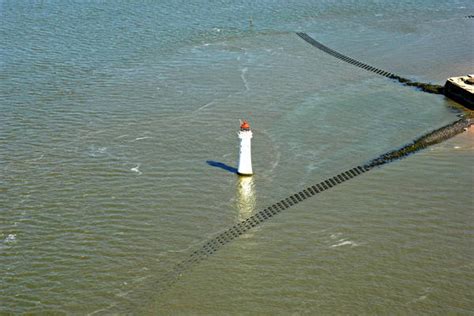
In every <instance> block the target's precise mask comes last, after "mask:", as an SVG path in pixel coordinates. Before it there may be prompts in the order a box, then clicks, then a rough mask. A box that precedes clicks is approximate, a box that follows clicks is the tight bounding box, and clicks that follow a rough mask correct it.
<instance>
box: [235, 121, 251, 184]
mask: <svg viewBox="0 0 474 316" xmlns="http://www.w3.org/2000/svg"><path fill="white" fill-rule="evenodd" d="M239 138H240V152H239V168H238V169H237V173H238V174H240V175H242V176H251V175H253V171H252V153H251V139H252V131H251V130H250V125H249V123H248V122H247V121H243V122H242V124H240V131H239Z"/></svg>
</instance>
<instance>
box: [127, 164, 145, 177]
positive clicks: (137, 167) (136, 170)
mask: <svg viewBox="0 0 474 316" xmlns="http://www.w3.org/2000/svg"><path fill="white" fill-rule="evenodd" d="M139 168H140V164H138V165H137V166H136V167H133V168H132V169H130V171H133V172H136V173H138V174H139V175H140V174H142V172H141V171H140V169H139Z"/></svg>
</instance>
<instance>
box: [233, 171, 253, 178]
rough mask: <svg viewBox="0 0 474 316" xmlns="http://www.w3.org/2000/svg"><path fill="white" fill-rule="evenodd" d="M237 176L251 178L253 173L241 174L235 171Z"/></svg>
mask: <svg viewBox="0 0 474 316" xmlns="http://www.w3.org/2000/svg"><path fill="white" fill-rule="evenodd" d="M237 174H238V175H239V176H241V177H251V176H253V173H243V172H238V171H237Z"/></svg>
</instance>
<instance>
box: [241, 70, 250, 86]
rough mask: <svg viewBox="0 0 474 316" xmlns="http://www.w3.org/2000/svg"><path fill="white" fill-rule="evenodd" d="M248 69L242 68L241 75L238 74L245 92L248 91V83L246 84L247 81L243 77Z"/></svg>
mask: <svg viewBox="0 0 474 316" xmlns="http://www.w3.org/2000/svg"><path fill="white" fill-rule="evenodd" d="M248 70H249V69H248V68H247V67H244V68H242V69H241V74H240V78H242V81H243V82H244V86H245V90H246V91H249V90H250V89H249V83H248V82H247V79H246V78H245V75H246V74H247V71H248Z"/></svg>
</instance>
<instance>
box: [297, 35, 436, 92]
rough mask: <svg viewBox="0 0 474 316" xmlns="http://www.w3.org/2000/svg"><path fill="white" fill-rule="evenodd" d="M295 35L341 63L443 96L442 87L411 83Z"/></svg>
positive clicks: (302, 36)
mask: <svg viewBox="0 0 474 316" xmlns="http://www.w3.org/2000/svg"><path fill="white" fill-rule="evenodd" d="M296 35H298V36H299V37H301V38H302V39H303V40H305V41H306V42H307V43H309V44H311V45H312V46H314V47H316V48H318V49H320V50H322V51H323V52H325V53H327V54H329V55H331V56H333V57H336V58H338V59H340V60H342V61H345V62H347V63H349V64H352V65H354V66H356V67H359V68H362V69H364V70H367V71H371V72H373V73H376V74H377V75H380V76H383V77H387V78H390V79H393V80H397V81H398V82H400V83H402V84H404V85H406V86H410V87H415V88H418V89H420V90H422V91H424V92H428V93H435V94H443V92H444V88H443V86H440V85H435V84H431V83H423V82H415V81H411V80H410V79H407V78H403V77H401V76H398V75H396V74H393V73H391V72H389V71H386V70H383V69H380V68H377V67H373V66H371V65H369V64H366V63H363V62H361V61H358V60H357V59H354V58H351V57H349V56H346V55H344V54H341V53H339V52H337V51H335V50H333V49H331V48H329V47H327V46H326V45H324V44H322V43H321V42H318V41H317V40H315V39H314V38H312V37H311V36H309V35H308V34H306V33H302V32H298V33H296Z"/></svg>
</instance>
